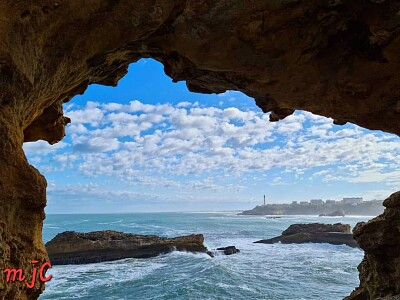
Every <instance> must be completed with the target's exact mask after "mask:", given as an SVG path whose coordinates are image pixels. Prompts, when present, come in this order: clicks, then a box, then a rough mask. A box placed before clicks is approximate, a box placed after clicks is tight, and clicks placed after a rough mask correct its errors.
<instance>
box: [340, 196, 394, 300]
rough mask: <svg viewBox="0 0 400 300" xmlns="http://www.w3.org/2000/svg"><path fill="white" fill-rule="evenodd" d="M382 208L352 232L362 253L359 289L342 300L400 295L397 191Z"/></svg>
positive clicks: (360, 299)
mask: <svg viewBox="0 0 400 300" xmlns="http://www.w3.org/2000/svg"><path fill="white" fill-rule="evenodd" d="M383 205H384V206H385V207H386V208H385V211H384V213H383V214H382V215H380V216H378V217H376V218H374V219H372V220H370V221H368V222H367V223H365V222H361V223H358V224H357V226H356V227H355V228H354V230H353V235H354V238H355V239H356V240H357V242H358V244H359V245H360V247H361V248H362V249H363V250H364V252H365V255H364V259H363V260H362V262H361V263H360V265H359V266H358V270H359V272H360V286H359V287H358V288H357V289H356V290H355V291H353V293H352V294H351V295H350V296H349V297H347V298H345V300H369V299H380V298H384V297H389V296H395V295H400V192H397V193H394V194H392V195H391V196H390V197H389V198H387V199H386V200H385V201H384V202H383Z"/></svg>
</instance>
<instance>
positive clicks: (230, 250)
mask: <svg viewBox="0 0 400 300" xmlns="http://www.w3.org/2000/svg"><path fill="white" fill-rule="evenodd" d="M217 250H218V251H223V252H224V254H225V255H232V254H235V253H239V252H240V250H239V249H237V248H236V247H235V246H228V247H221V248H217Z"/></svg>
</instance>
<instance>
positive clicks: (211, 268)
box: [40, 213, 371, 300]
mask: <svg viewBox="0 0 400 300" xmlns="http://www.w3.org/2000/svg"><path fill="white" fill-rule="evenodd" d="M370 218H371V217H359V216H357V217H352V216H350V217H332V218H319V217H316V216H282V217H281V218H278V219H269V218H267V217H265V216H239V215H237V214H236V213H132V214H97V215H95V214H90V215H48V216H47V218H46V220H45V222H44V230H43V239H44V241H45V242H47V241H49V240H50V239H52V238H53V237H54V236H55V235H56V234H57V233H60V232H63V231H66V230H73V231H78V232H89V231H95V230H117V231H123V232H130V233H136V234H156V235H160V236H165V237H176V236H181V235H187V234H192V233H201V234H203V235H204V237H205V244H206V246H207V247H208V248H209V249H215V248H217V247H223V246H230V245H234V246H236V247H237V248H238V249H240V253H238V254H235V255H230V256H225V255H217V256H216V257H214V258H211V257H209V256H208V255H206V254H192V253H185V252H173V253H170V254H165V255H160V256H158V257H155V258H150V259H123V260H118V261H112V262H104V263H96V264H86V265H68V266H54V267H53V268H52V269H50V270H49V271H48V272H47V274H52V275H53V278H52V279H51V281H50V282H48V283H47V284H46V290H45V292H44V293H43V294H42V296H41V297H40V299H41V300H47V299H141V300H142V299H202V300H203V299H229V300H230V299H293V300H300V299H324V300H329V299H342V298H343V297H344V296H346V295H348V294H349V293H350V292H351V291H352V290H353V289H354V287H356V286H357V285H358V272H357V265H358V264H359V263H360V262H361V259H362V257H363V251H362V250H360V249H355V248H351V247H348V246H345V245H329V244H311V243H308V244H298V245H296V244H290V245H283V244H280V243H278V244H273V245H267V244H254V243H253V242H254V241H257V240H260V239H265V238H271V237H274V236H277V235H279V234H280V233H281V232H282V231H283V230H285V229H286V228H287V227H288V226H289V225H290V224H294V223H313V222H320V223H321V222H322V223H337V222H341V223H347V224H350V225H351V226H352V227H354V225H355V224H356V223H357V222H360V221H366V220H368V219H370Z"/></svg>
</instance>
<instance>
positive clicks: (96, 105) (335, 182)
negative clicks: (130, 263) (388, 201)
mask: <svg viewBox="0 0 400 300" xmlns="http://www.w3.org/2000/svg"><path fill="white" fill-rule="evenodd" d="M64 111H65V112H64V113H65V115H66V116H68V117H70V118H71V120H72V123H71V124H69V125H68V126H67V128H66V132H67V135H66V137H65V138H64V140H62V141H61V142H59V143H58V144H55V145H52V146H51V145H49V144H47V142H44V141H38V142H34V143H25V144H24V150H25V153H26V155H27V157H28V160H29V162H30V163H31V164H32V165H33V166H35V167H36V168H37V169H38V170H39V171H40V172H41V173H42V174H44V175H45V176H46V178H47V181H48V188H47V200H48V203H47V207H46V213H49V214H53V213H129V212H161V211H165V212H169V211H219V210H244V209H251V208H253V207H254V206H255V205H259V204H262V202H263V195H264V194H265V195H266V199H267V200H266V202H267V203H287V202H291V201H304V200H310V199H336V200H339V199H341V198H343V197H356V196H360V197H363V198H364V200H372V199H385V198H386V197H387V196H389V195H390V194H391V193H392V192H395V191H396V190H398V189H399V186H400V163H399V162H400V143H399V137H398V136H395V135H392V134H386V133H382V132H380V131H370V130H366V129H363V128H360V127H358V126H356V125H353V124H346V125H344V126H337V125H334V124H333V123H332V119H328V118H325V117H321V116H317V115H313V114H311V113H308V112H304V111H296V112H295V113H294V115H292V116H289V117H287V118H286V119H284V120H282V121H279V122H277V123H271V122H269V114H268V113H267V114H264V113H262V112H261V110H260V109H259V108H258V107H257V106H256V105H255V103H254V100H253V99H252V98H249V97H247V96H246V95H244V94H242V93H240V92H235V91H226V92H225V93H222V94H210V95H205V94H196V93H191V92H189V91H188V89H187V88H186V84H185V82H184V81H182V82H178V83H173V82H172V80H171V78H169V77H168V76H167V75H165V73H164V71H163V66H162V64H160V63H159V62H157V61H155V60H152V59H142V60H140V61H138V62H136V63H134V64H131V65H130V67H129V71H128V74H127V75H126V76H125V77H124V78H122V79H121V80H120V82H119V83H118V86H117V87H105V86H100V85H91V86H89V88H88V89H87V90H86V92H85V93H84V94H83V95H80V96H76V97H74V98H73V99H72V100H71V101H70V102H69V103H66V104H64Z"/></svg>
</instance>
